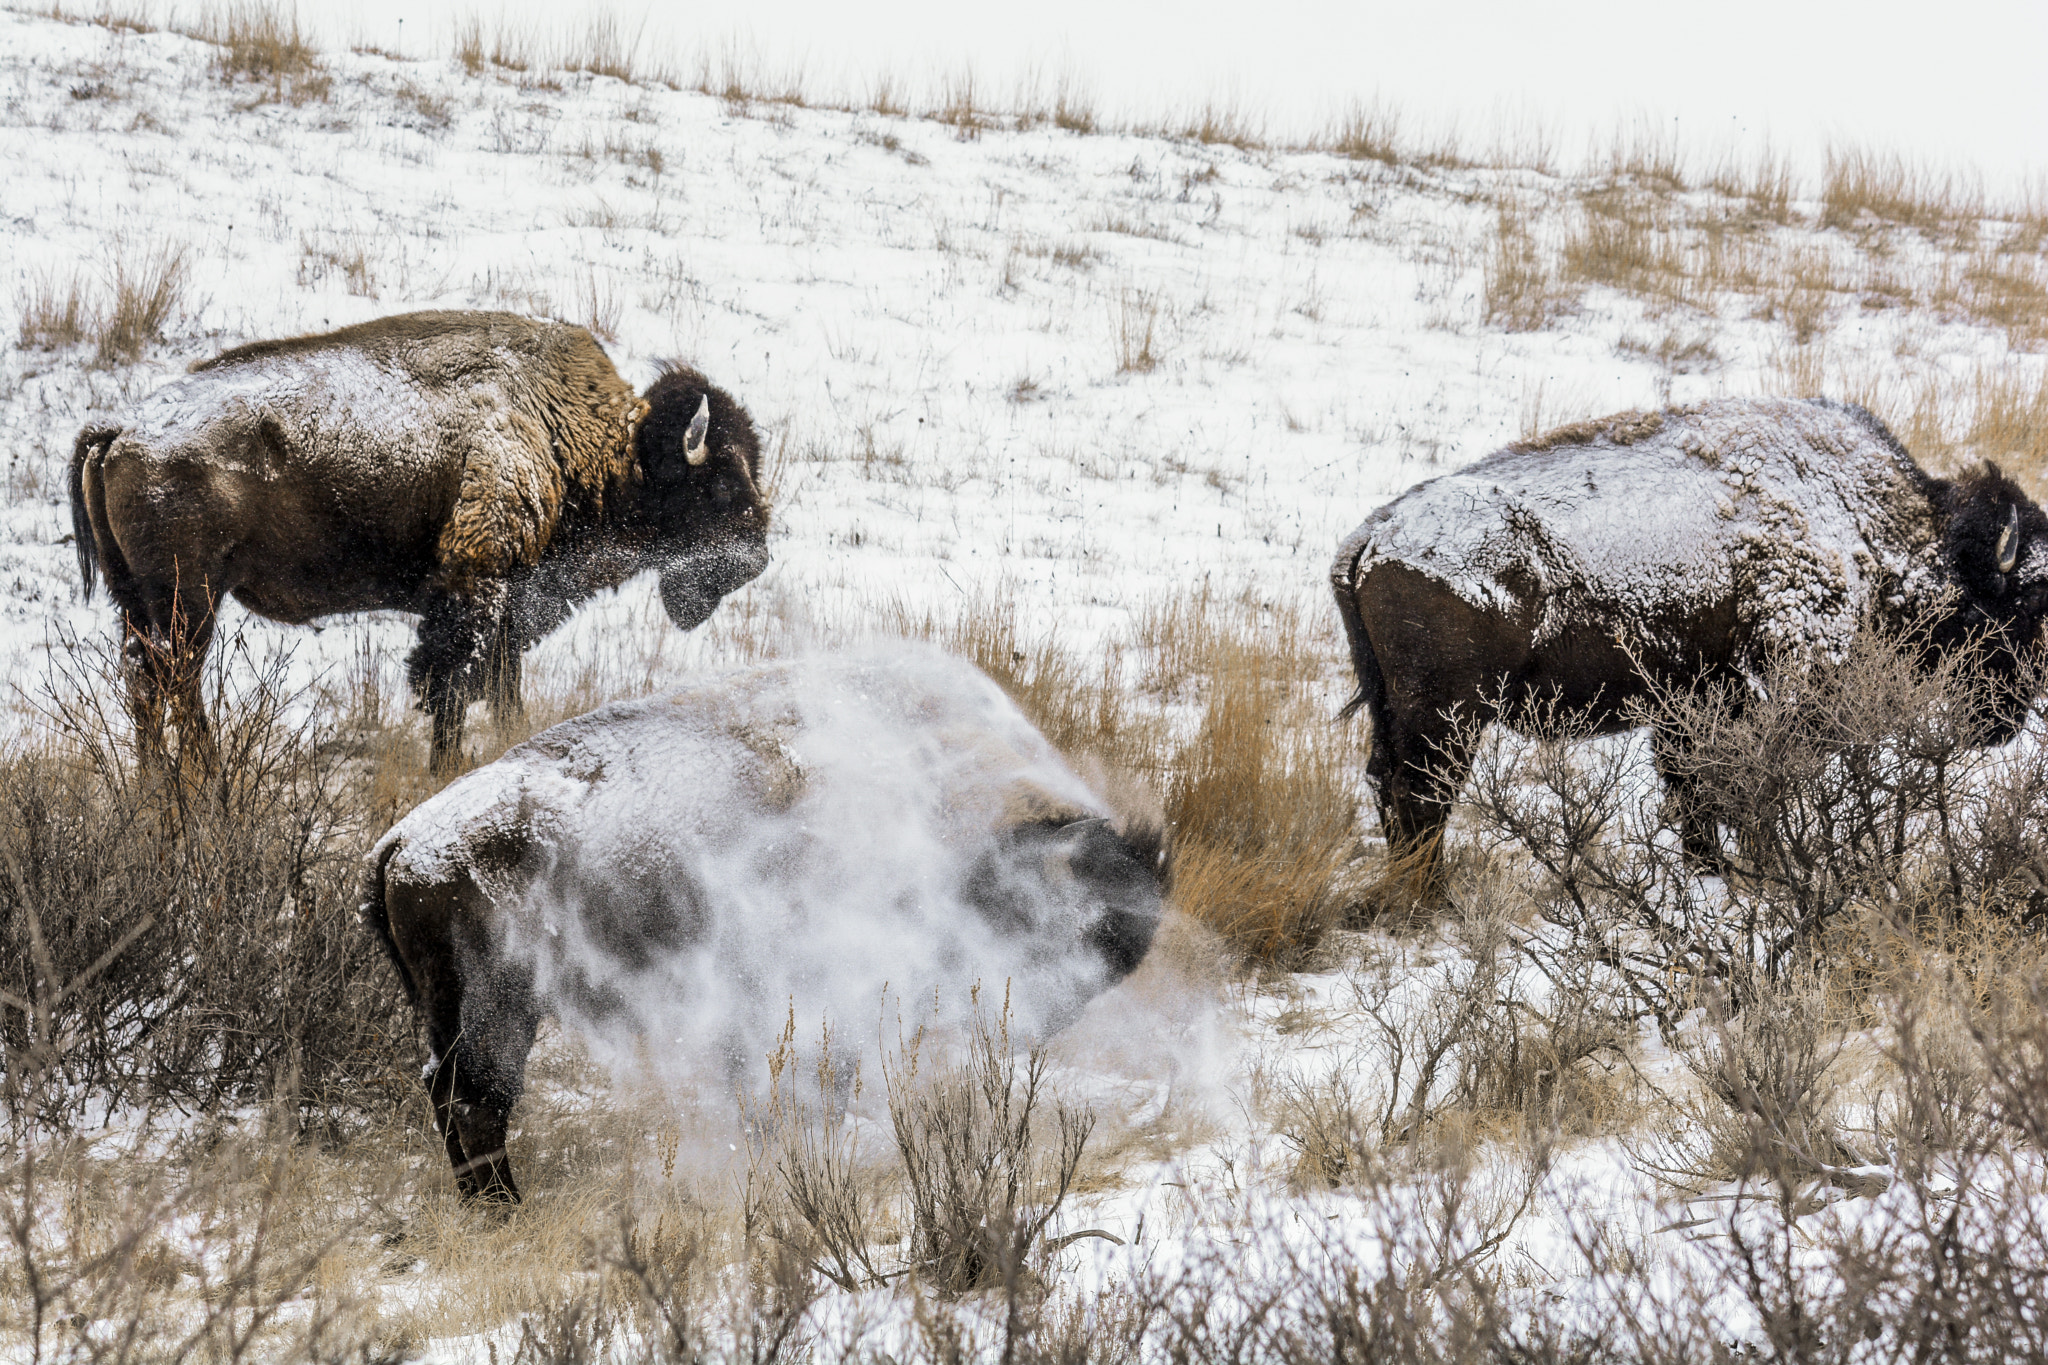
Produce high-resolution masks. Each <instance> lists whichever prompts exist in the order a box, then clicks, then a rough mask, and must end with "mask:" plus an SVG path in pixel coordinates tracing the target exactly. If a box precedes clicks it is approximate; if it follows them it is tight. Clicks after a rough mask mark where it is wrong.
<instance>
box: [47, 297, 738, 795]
mask: <svg viewBox="0 0 2048 1365" xmlns="http://www.w3.org/2000/svg"><path fill="white" fill-rule="evenodd" d="M759 479H760V451H759V443H758V441H757V439H756V437H755V434H754V427H753V423H752V422H751V421H750V420H749V419H748V417H747V414H746V411H745V409H743V408H741V407H740V406H739V405H738V404H737V403H735V402H734V401H733V400H732V399H731V398H730V397H729V396H728V395H727V394H726V393H725V392H724V391H723V390H721V389H719V388H717V387H715V386H713V385H712V384H710V383H708V382H707V381H706V380H705V378H704V376H702V375H701V374H699V373H697V371H695V370H693V369H689V368H687V367H683V366H671V367H669V368H668V369H667V370H665V371H664V372H663V373H662V375H661V376H660V378H658V379H657V380H656V381H655V383H654V385H653V386H652V387H651V388H649V389H648V391H647V394H646V397H645V398H638V397H635V395H634V394H633V392H632V390H631V389H629V388H628V387H627V386H626V384H625V383H624V381H622V380H621V379H620V378H619V376H618V373H617V371H615V370H614V369H613V368H612V364H611V361H610V360H608V359H606V357H605V354H604V352H603V351H602V350H601V349H599V347H598V345H597V343H596V342H595V341H593V340H592V339H591V337H590V334H589V333H588V332H586V331H584V330H583V329H582V328H581V327H571V326H568V325H566V324H564V323H559V322H542V321H536V320H534V319H531V318H523V317H518V316H514V315H512V314H506V313H457V312H444V313H411V314H406V315H403V316H400V317H391V318H385V319H382V320H381V321H377V322H370V323H364V324H362V325H360V326H356V327H345V328H343V329H341V330H340V331H337V332H329V333H326V334H324V335H321V336H308V337H295V338H292V339H289V340H283V341H265V342H258V343H256V344H254V345H250V346H241V347H237V348H236V349H234V350H231V351H227V352H225V353H223V354H221V355H219V356H216V357H214V358H213V359H211V360H207V361H203V362H201V363H199V364H197V365H195V366H193V368H192V373H191V374H190V375H189V376H188V377H186V378H184V379H181V380H179V381H177V382H176V383H173V384H169V385H166V386H165V387H164V388H161V389H159V390H157V391H156V392H155V393H154V394H152V395H150V396H149V397H148V398H147V399H145V400H143V402H142V403H141V404H140V406H139V407H137V409H136V410H135V412H134V413H133V414H132V416H131V417H130V418H129V420H128V421H127V422H126V423H125V424H124V425H121V426H95V427H88V428H86V430H84V431H83V432H81V433H80V434H79V437H78V441H77V445H76V447H75V449H74V451H73V454H72V461H71V516H72V521H73V524H74V527H75V529H76V533H77V540H78V560H79V571H80V574H81V576H82V577H83V578H84V580H85V588H86V591H87V593H88V594H90V592H91V591H92V586H93V579H94V576H95V574H96V573H99V574H104V576H105V578H106V580H107V588H108V591H109V593H110V594H111V595H112V596H113V598H114V602H115V605H116V606H117V607H118V608H119V609H120V612H121V617H122V620H123V622H124V624H125V626H126V628H127V637H128V638H127V643H126V645H125V652H126V667H127V673H128V686H129V697H130V705H131V708H132V709H133V711H134V713H135V718H136V726H137V733H138V735H139V736H141V737H142V739H143V740H144V742H145V744H146V745H151V746H154V745H157V744H160V743H161V735H162V724H163V712H164V706H165V703H166V702H168V703H169V704H170V707H171V711H172V716H173V718H174V720H175V722H176V724H177V728H178V731H179V740H180V747H181V749H183V748H185V747H186V746H187V744H188V742H189V741H192V740H198V741H200V742H201V744H202V745H203V744H204V742H205V739H206V736H205V730H204V717H203V712H202V711H201V709H200V706H199V690H198V682H199V668H198V663H199V660H200V659H202V658H203V657H204V655H205V652H206V648H207V645H208V643H209V642H210V639H211V636H212V632H213V627H214V613H215V608H216V607H217V605H218V604H219V602H220V599H221V598H222V597H224V596H227V595H229V594H233V595H234V597H235V598H236V599H237V600H238V601H240V602H241V603H242V604H243V605H244V606H246V607H248V608H249V609H250V610H251V611H254V612H257V613H260V614H261V615H264V616H268V617H271V618H273V619H275V620H279V621H286V622H291V623H295V624H296V623H304V622H308V621H312V620H314V619H316V618H318V617H322V616H328V615H331V614H334V613H337V612H351V611H368V610H373V609H377V608H394V609H397V610H401V611H410V612H417V613H418V614H419V616H420V618H421V620H420V626H419V642H418V645H417V646H416V647H415V648H414V650H413V652H412V657H411V661H410V672H411V678H412V684H413V688H414V690H415V691H416V692H417V693H418V695H419V698H420V704H421V706H422V707H423V708H424V709H425V710H426V711H427V712H428V713H429V714H430V715H431V716H432V718H433V756H434V762H435V765H436V767H437V768H445V767H446V766H448V765H450V764H451V763H453V762H454V761H455V760H457V759H458V758H459V757H460V753H461V744H462V720H463V712H464V710H465V709H466V707H467V706H468V703H469V702H470V701H472V700H474V699H476V698H478V697H480V696H484V695H486V694H488V695H490V696H491V698H492V700H493V701H494V703H496V705H497V706H498V707H499V709H500V710H501V712H503V711H506V710H512V709H516V707H517V705H518V699H519V660H520V654H521V652H522V651H523V650H525V649H526V648H527V647H529V646H531V645H532V644H534V643H535V642H537V641H538V640H540V639H541V637H542V636H544V635H546V634H547V633H548V632H549V631H551V630H553V629H554V628H555V627H556V626H557V625H559V624H560V623H561V622H562V621H563V620H564V619H565V618H566V617H567V615H568V613H569V611H570V610H571V608H572V607H573V606H574V605H575V604H576V603H578V602H580V601H582V600H583V599H585V598H587V597H589V596H591V595H592V594H593V593H596V592H598V591H599V590H600V589H603V588H608V587H614V586H616V585H618V584H620V583H622V582H624V581H625V580H626V579H628V578H630V577H632V576H633V575H634V574H636V573H639V572H640V571H641V570H643V569H655V570H657V571H658V572H659V573H660V576H661V579H660V581H661V600H662V604H663V606H664V607H665V608H666V609H667V611H668V614H669V617H670V619H671V620H673V621H674V622H675V624H676V625H677V626H679V627H681V628H682V629H685V630H688V629H690V628H691V627H693V626H695V625H697V624H698V623H699V622H701V621H702V620H703V619H704V618H705V617H706V616H708V615H709V614H710V613H711V610H712V609H713V608H714V607H715V606H717V604H718V601H719V599H720V598H721V597H723V596H724V595H725V594H726V593H729V592H731V591H733V590H734V589H735V588H737V587H739V586H740V585H741V584H744V583H746V582H747V581H748V580H749V579H751V578H753V577H754V576H755V575H756V574H758V573H759V572H760V571H761V569H762V567H763V566H764V565H765V564H766V563H767V561H768V549H767V531H768V507H767V504H766V503H765V502H764V501H763V498H762V495H761V490H760V485H759Z"/></svg>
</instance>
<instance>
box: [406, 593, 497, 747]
mask: <svg viewBox="0 0 2048 1365" xmlns="http://www.w3.org/2000/svg"><path fill="white" fill-rule="evenodd" d="M495 616H496V614H495V613H493V612H490V611H489V610H486V609H479V607H478V606H477V605H476V604H475V603H471V602H467V601H464V600H462V599H460V598H455V597H440V598H436V599H435V600H434V601H432V602H431V603H429V604H428V606H427V609H426V612H425V613H424V614H423V615H422V616H421V617H420V629H419V642H418V643H417V644H415V645H414V646H413V651H412V657H411V658H410V659H408V660H407V663H406V669H407V672H408V673H409V674H410V676H411V680H412V688H413V692H414V693H415V694H416V695H417V696H418V697H419V703H420V709H421V710H422V711H425V712H426V713H427V715H428V717H429V718H430V719H431V720H432V722H433V748H432V751H431V758H430V762H431V763H432V765H433V769H434V771H435V772H436V773H437V774H441V775H444V776H445V775H447V774H449V773H451V772H453V771H454V770H455V768H456V767H457V766H458V765H460V763H461V762H462V722H463V715H464V713H465V712H466V711H468V710H469V704H470V702H472V701H474V700H475V699H476V698H477V696H478V695H479V694H480V693H481V692H482V691H483V690H484V689H483V687H482V686H481V681H482V676H483V674H484V673H485V672H486V671H487V665H488V662H489V656H490V655H491V654H492V653H494V652H495V651H493V650H492V649H491V647H490V646H491V644H492V643H493V642H494V641H495V639H496V637H497V634H498V631H499V623H498V621H497V620H496V619H495Z"/></svg>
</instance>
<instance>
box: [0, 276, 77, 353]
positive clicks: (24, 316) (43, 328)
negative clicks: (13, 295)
mask: <svg viewBox="0 0 2048 1365" xmlns="http://www.w3.org/2000/svg"><path fill="white" fill-rule="evenodd" d="M85 291H86V283H85V281H84V279H83V278H82V277H81V276H79V275H78V274H76V273H73V274H72V275H70V276H69V277H68V278H62V279H60V278H59V277H58V276H57V275H56V274H55V273H54V272H50V271H45V272H43V273H41V274H38V275H36V276H34V277H33V278H31V279H30V281H29V283H28V285H27V287H26V288H24V289H23V290H22V291H21V294H20V295H19V303H20V308H21V324H20V328H19V330H18V331H17V332H16V334H15V335H16V344H18V345H19V346H21V347H22V348H23V349H24V350H26V349H28V348H29V347H35V348H37V349H39V350H46V351H47V350H55V349H56V348H57V347H59V346H75V345H77V344H78V343H79V342H81V341H83V340H85V338H86V335H87V333H88V331H89V329H90V327H91V313H90V309H89V307H88V305H87V303H86V292H85Z"/></svg>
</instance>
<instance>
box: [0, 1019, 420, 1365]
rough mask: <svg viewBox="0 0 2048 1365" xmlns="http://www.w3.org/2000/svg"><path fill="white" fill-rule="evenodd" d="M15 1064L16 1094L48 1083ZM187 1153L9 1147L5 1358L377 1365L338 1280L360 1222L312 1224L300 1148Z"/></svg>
mask: <svg viewBox="0 0 2048 1365" xmlns="http://www.w3.org/2000/svg"><path fill="white" fill-rule="evenodd" d="M51 1042H52V1043H53V1045H54V1046H55V1047H56V1049H58V1051H59V1052H61V1047H62V1040H61V1039H58V1038H55V1037H52V1039H51ZM49 1055H55V1054H49ZM9 1060H10V1070H9V1079H10V1081H11V1082H14V1083H16V1084H17V1085H21V1084H25V1085H26V1086H27V1087H28V1088H30V1089H33V1088H34V1087H35V1086H36V1085H37V1084H39V1083H40V1081H39V1079H38V1078H32V1077H31V1076H30V1075H29V1074H28V1073H25V1072H23V1071H21V1070H17V1069H16V1067H17V1066H18V1065H19V1063H20V1062H21V1061H22V1059H21V1058H20V1057H19V1056H16V1057H13V1058H10V1059H9ZM45 1098H46V1099H47V1098H50V1097H45ZM32 1107H37V1108H42V1109H45V1110H47V1109H49V1108H52V1107H54V1106H53V1105H51V1104H40V1105H35V1106H32ZM181 1154H182V1156H183V1160H182V1161H180V1162H177V1163H172V1162H153V1161H150V1160H149V1159H148V1158H147V1157H143V1156H142V1155H141V1154H140V1153H137V1152H134V1151H126V1150H121V1149H119V1148H116V1147H114V1145H113V1144H112V1143H110V1142H108V1141H107V1140H105V1139H104V1138H103V1139H101V1140H100V1141H98V1142H94V1141H92V1140H89V1139H87V1138H84V1137H79V1136H70V1135H58V1134H54V1133H36V1132H33V1131H31V1132H28V1133H22V1132H20V1131H19V1130H16V1131H13V1132H10V1133H9V1134H8V1135H7V1137H6V1138H4V1139H0V1244H4V1252H0V1351H4V1352H5V1353H6V1354H7V1356H8V1357H9V1358H10V1359H16V1360H33V1361H38V1362H49V1363H50V1365H69V1363H70V1362H79V1363H80V1365H84V1362H100V1361H108V1360H116V1361H120V1360H152V1361H155V1360H161V1361H168V1362H181V1361H187V1360H204V1361H220V1362H244V1361H248V1362H255V1361H267V1360H275V1359H279V1358H298V1359H308V1360H336V1361H339V1360H344V1359H351V1358H362V1357H373V1356H374V1355H375V1354H376V1353H377V1352H378V1351H379V1348H380V1346H381V1345H382V1343H380V1342H379V1341H378V1340H377V1339H376V1332H375V1328H374V1324H373V1323H371V1322H367V1321H366V1320H365V1319H366V1317H367V1316H368V1315H367V1314H366V1313H365V1311H364V1305H363V1302H362V1299H361V1297H360V1296H359V1295H357V1294H355V1293H352V1292H350V1291H349V1290H347V1289H343V1288H341V1287H340V1286H337V1285H335V1284H332V1283H331V1282H330V1279H329V1276H330V1271H331V1269H332V1268H334V1267H335V1266H336V1265H337V1264H338V1263H339V1262H340V1261H341V1260H343V1259H344V1257H343V1256H342V1255H340V1254H339V1252H340V1248H341V1245H342V1243H343V1242H344V1241H345V1240H346V1239H347V1238H348V1237H349V1235H350V1233H351V1230H352V1228H353V1226H354V1224H353V1223H351V1222H341V1223H336V1222H334V1221H331V1220H330V1221H327V1222H326V1223H325V1224H324V1226H308V1225H307V1224H305V1223H303V1222H302V1221H300V1220H299V1218H298V1217H297V1216H296V1215H297V1214H298V1213H299V1208H298V1206H297V1201H296V1199H295V1195H294V1191H293V1190H292V1188H291V1182H292V1179H293V1176H294V1175H295V1173H296V1172H295V1170H294V1166H295V1160H294V1153H293V1151H292V1148H291V1146H290V1145H289V1144H288V1143H285V1142H279V1141H277V1140H275V1139H265V1138H262V1137H255V1138H245V1137H238V1136H235V1135H232V1134H216V1135H215V1136H214V1140H213V1141H212V1142H211V1143H192V1144H185V1145H183V1150H182V1152H181ZM382 1202H383V1196H382V1195H381V1194H377V1193H372V1194H369V1195H368V1197H366V1198H362V1199H361V1200H360V1201H359V1202H358V1204H357V1209H356V1211H357V1212H359V1213H370V1214H374V1212H375V1210H376V1209H377V1208H378V1206H379V1205H380V1204H381V1203H382Z"/></svg>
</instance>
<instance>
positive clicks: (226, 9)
mask: <svg viewBox="0 0 2048 1365" xmlns="http://www.w3.org/2000/svg"><path fill="white" fill-rule="evenodd" d="M192 36H193V37H195V38H199V39H201V40H203V41H205V42H209V43H212V44H214V45H215V46H216V47H218V48H219V49H220V52H219V54H218V55H217V56H216V57H215V58H214V69H215V71H216V72H217V73H218V74H219V75H220V78H221V79H222V80H224V81H227V82H229V83H230V84H233V83H236V82H241V81H247V82H250V83H252V84H257V85H268V86H269V87H270V89H269V92H268V94H267V95H265V96H264V97H263V98H266V99H272V100H288V101H290V102H291V103H293V104H303V103H305V102H306V101H308V100H324V99H326V98H327V95H328V92H329V90H330V89H331V88H332V78H331V77H330V76H329V75H328V74H327V72H326V70H325V68H324V67H323V66H322V65H321V62H320V53H319V50H318V49H317V48H315V47H314V46H313V42H312V39H311V38H310V37H309V36H308V35H307V34H306V32H305V30H303V29H302V28H301V27H300V25H299V13H298V9H297V7H296V6H293V5H291V4H289V3H288V0H227V3H225V4H222V5H219V6H217V7H215V8H212V9H208V10H206V11H203V12H202V14H201V16H200V20H199V25H198V27H197V28H196V29H194V30H192Z"/></svg>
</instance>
